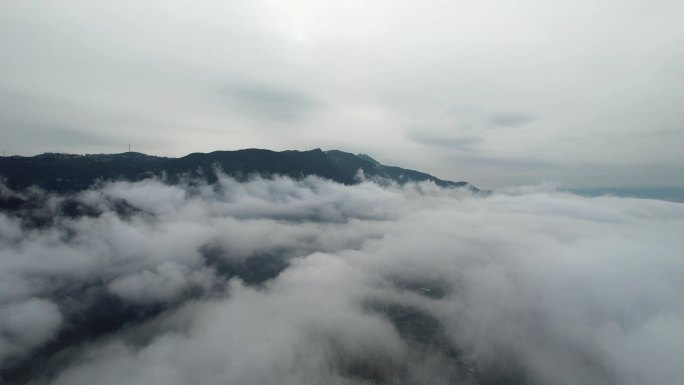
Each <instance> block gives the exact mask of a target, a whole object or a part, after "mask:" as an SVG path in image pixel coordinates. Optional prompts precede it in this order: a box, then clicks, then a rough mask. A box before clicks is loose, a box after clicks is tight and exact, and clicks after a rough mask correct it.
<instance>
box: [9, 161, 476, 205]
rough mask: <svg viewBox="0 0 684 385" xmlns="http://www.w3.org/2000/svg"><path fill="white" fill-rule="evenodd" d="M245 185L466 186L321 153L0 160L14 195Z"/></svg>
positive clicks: (13, 200)
mask: <svg viewBox="0 0 684 385" xmlns="http://www.w3.org/2000/svg"><path fill="white" fill-rule="evenodd" d="M219 169H220V170H222V171H223V172H225V173H227V174H228V175H231V176H233V177H235V178H237V179H240V180H243V179H246V178H248V177H250V176H251V175H254V174H259V175H262V176H272V175H285V176H289V177H292V178H302V177H305V176H308V175H316V176H319V177H322V178H326V179H330V180H333V181H336V182H338V183H343V184H355V183H358V182H359V181H360V179H359V176H360V175H359V170H363V175H364V176H365V177H366V178H371V179H373V178H384V179H388V180H393V181H396V182H397V183H400V184H403V183H406V182H411V181H414V182H419V181H432V182H434V183H435V184H437V185H439V186H443V187H467V188H469V189H471V190H473V191H479V190H477V189H476V188H475V187H473V186H471V185H470V184H468V183H466V182H452V181H445V180H442V179H439V178H436V177H434V176H432V175H429V174H425V173H422V172H418V171H414V170H408V169H403V168H400V167H393V166H385V165H382V164H380V163H379V162H377V161H375V160H374V159H373V158H371V157H370V156H368V155H354V154H351V153H347V152H343V151H338V150H332V151H326V152H323V151H322V150H320V149H315V150H311V151H282V152H275V151H270V150H261V149H246V150H239V151H215V152H211V153H207V154H205V153H193V154H190V155H186V156H184V157H181V158H167V157H157V156H150V155H145V154H141V153H136V152H125V153H121V154H97V155H72V154H55V153H46V154H42V155H37V156H32V157H22V156H11V157H0V178H2V179H3V180H4V184H5V185H6V186H7V187H9V188H11V189H14V190H21V189H25V188H27V187H31V186H37V187H40V188H43V189H45V190H48V191H56V192H73V191H79V190H83V189H86V188H88V187H90V186H91V185H92V184H93V183H95V182H97V181H98V180H127V181H136V180H141V179H144V178H148V177H150V176H162V175H163V176H164V177H165V178H166V180H167V181H169V182H170V183H174V182H177V181H178V180H179V179H180V178H182V177H183V176H189V177H191V178H202V179H205V180H207V181H209V182H214V181H215V180H216V178H217V170H219ZM17 204H18V202H17V201H16V199H9V198H7V199H5V198H2V199H0V208H2V207H4V206H8V207H7V208H11V207H14V206H16V205H17Z"/></svg>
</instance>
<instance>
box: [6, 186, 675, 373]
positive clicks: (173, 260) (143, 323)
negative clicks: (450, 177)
mask: <svg viewBox="0 0 684 385" xmlns="http://www.w3.org/2000/svg"><path fill="white" fill-rule="evenodd" d="M0 194H2V196H3V199H5V200H6V201H7V200H9V199H10V198H12V197H13V199H20V200H22V201H26V202H30V204H27V205H23V206H21V207H17V208H13V209H8V210H5V211H4V212H3V213H0V375H1V376H2V377H1V379H2V382H5V383H36V384H70V385H76V384H93V383H97V384H103V385H107V384H124V383H125V384H146V385H153V384H179V385H180V384H193V383H194V384H275V383H277V384H322V383H325V384H358V383H388V384H395V383H396V384H424V383H430V384H440V383H469V384H579V383H585V384H589V383H590V384H679V383H681V379H682V378H684V369H683V368H682V365H681V357H684V297H683V296H682V295H681V293H683V292H684V259H683V258H682V251H683V250H684V237H682V233H684V205H682V204H678V203H670V202H662V201H654V200H639V199H624V198H615V197H602V198H583V197H579V196H576V195H572V194H567V193H560V192H556V191H555V190H554V189H548V188H544V187H543V186H542V187H538V188H530V189H527V190H521V189H517V190H511V191H505V192H500V193H495V194H493V195H491V196H488V197H482V196H474V195H470V194H469V193H468V192H467V191H464V190H458V189H441V188H438V187H436V186H434V185H432V184H429V183H424V184H407V185H405V186H396V185H389V186H384V187H382V186H380V185H378V184H375V183H371V182H364V183H361V184H359V185H356V186H344V185H339V184H335V183H332V182H329V181H324V180H321V179H317V178H308V179H304V180H301V181H294V180H291V179H287V178H275V179H258V178H257V179H253V180H251V181H248V182H245V183H238V182H236V181H234V180H232V179H230V178H228V177H222V178H220V180H219V182H218V183H217V184H215V185H204V184H196V183H191V182H188V183H185V184H181V185H173V186H172V185H167V184H164V183H161V182H160V181H158V180H146V181H142V182H137V183H127V182H116V183H108V184H103V185H100V186H98V187H96V188H92V189H90V190H88V191H84V192H82V193H79V194H77V195H71V196H55V195H51V194H47V193H45V192H42V191H38V190H27V191H22V192H14V191H9V190H7V189H6V188H0Z"/></svg>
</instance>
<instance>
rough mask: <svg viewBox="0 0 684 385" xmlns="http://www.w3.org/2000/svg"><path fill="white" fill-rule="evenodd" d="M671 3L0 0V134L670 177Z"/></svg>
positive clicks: (588, 177)
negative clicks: (313, 150) (323, 151)
mask: <svg viewBox="0 0 684 385" xmlns="http://www.w3.org/2000/svg"><path fill="white" fill-rule="evenodd" d="M682 14H684V2H681V1H669V0H664V1H658V2H649V1H645V0H625V1H621V2H616V1H606V0H594V1H573V2H568V1H558V0H544V1H541V0H529V1H516V2H510V1H498V0H495V1H487V2H482V1H474V0H473V1H470V0H466V1H441V0H435V1H430V2H425V1H409V0H401V1H396V0H395V1H387V0H377V1H372V2H369V1H360V0H359V1H357V0H345V1H338V0H326V1H321V0H301V1H276V0H271V1H251V0H250V1H230V2H224V1H211V0H208V1H201V2H190V1H175V0H172V1H146V2H144V3H141V2H138V1H129V0H125V1H116V2H112V1H78V2H69V3H64V2H42V1H40V2H39V1H9V0H0V50H1V52H2V60H0V133H1V136H2V140H1V141H0V147H1V148H0V151H3V152H6V153H7V154H8V155H10V154H21V155H33V154H37V153H41V152H45V151H63V152H74V153H93V152H122V151H125V150H126V149H127V146H128V144H129V143H131V144H132V146H133V149H134V150H137V151H140V152H145V153H149V154H158V155H168V156H180V155H184V154H187V153H190V152H196V151H202V152H207V151H212V150H219V149H221V150H229V149H240V148H247V147H258V148H270V149H275V150H284V149H302V150H304V149H311V148H316V147H320V148H323V149H333V148H336V149H341V150H346V151H350V152H365V153H369V154H371V155H373V156H374V157H376V158H377V159H378V160H379V161H381V162H383V163H386V164H396V165H400V166H404V167H409V168H415V169H419V170H423V171H427V172H430V173H432V174H435V175H437V176H439V177H442V178H448V179H455V180H468V181H471V182H473V183H475V184H476V185H479V186H483V187H486V188H490V187H497V186H502V185H511V184H526V183H538V182H540V181H543V180H554V181H558V182H559V183H561V184H562V185H564V186H567V187H625V186H627V187H637V186H641V187H644V186H659V187H663V186H679V187H682V186H684V171H683V170H684V167H682V165H683V164H684V151H681V149H682V148H684V129H683V128H682V121H684V109H682V108H681V103H682V100H684V28H682V27H681V15H682Z"/></svg>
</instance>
